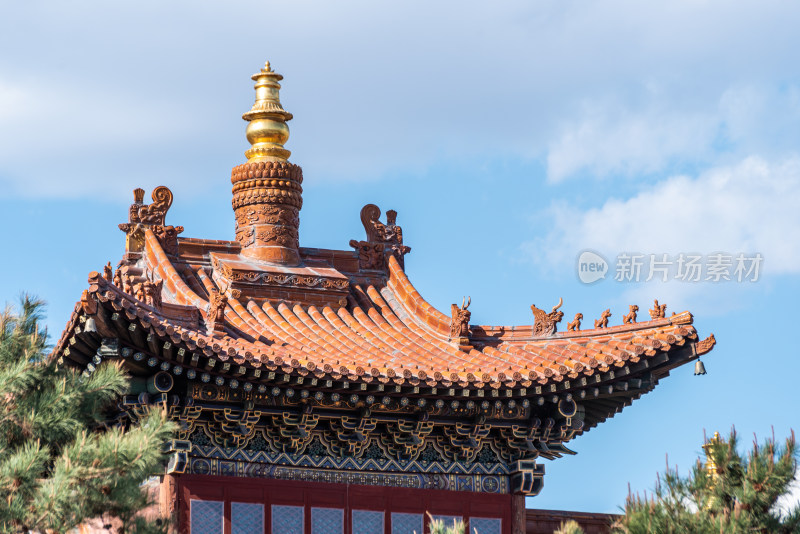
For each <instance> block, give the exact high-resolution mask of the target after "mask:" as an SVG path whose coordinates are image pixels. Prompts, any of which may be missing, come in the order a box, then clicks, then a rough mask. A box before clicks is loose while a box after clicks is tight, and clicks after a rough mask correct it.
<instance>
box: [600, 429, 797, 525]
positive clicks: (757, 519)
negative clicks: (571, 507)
mask: <svg viewBox="0 0 800 534" xmlns="http://www.w3.org/2000/svg"><path fill="white" fill-rule="evenodd" d="M737 445H738V439H737V436H736V432H735V431H733V432H731V435H730V437H729V438H728V439H727V441H725V440H719V441H714V440H712V441H710V442H709V444H708V445H707V448H708V454H709V460H710V461H709V464H711V462H713V464H714V465H716V466H717V467H716V469H715V470H712V472H709V470H708V469H707V466H704V465H703V464H701V463H700V461H698V462H697V465H695V467H694V468H693V469H692V470H691V472H690V474H689V475H688V476H687V477H681V476H680V475H679V474H678V471H677V469H675V470H671V469H669V468H667V471H666V473H665V474H664V475H663V477H659V480H658V482H657V484H656V487H655V490H654V492H653V494H651V495H649V496H648V495H644V496H639V495H629V496H628V499H627V501H626V503H625V515H624V516H623V517H622V518H621V519H620V520H619V521H617V523H616V524H615V525H614V528H613V530H612V532H614V533H616V534H649V533H659V534H672V533H675V534H678V533H680V534H684V533H685V534H719V533H721V532H724V533H726V534H739V533H742V534H743V533H756V532H757V533H786V534H789V533H800V507H797V506H795V508H794V509H793V510H789V511H784V512H781V511H780V510H779V509H778V506H777V502H778V499H779V498H780V497H781V496H783V495H785V494H787V493H788V492H789V490H790V485H791V483H792V481H793V479H794V477H795V475H796V473H797V447H796V444H795V439H794V434H792V436H791V437H790V438H789V439H787V440H786V443H785V444H784V446H782V447H778V446H776V444H775V439H774V438H773V439H768V440H766V441H765V442H764V444H763V445H761V446H759V445H758V444H754V445H753V448H752V450H751V451H749V453H748V454H747V455H746V456H742V455H740V454H739V452H738V451H737Z"/></svg>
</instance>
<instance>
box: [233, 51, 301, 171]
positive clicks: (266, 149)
mask: <svg viewBox="0 0 800 534" xmlns="http://www.w3.org/2000/svg"><path fill="white" fill-rule="evenodd" d="M251 78H252V79H253V80H254V81H255V82H256V84H255V89H256V101H255V103H254V104H253V107H252V108H250V111H248V112H247V113H245V114H244V115H242V118H243V119H244V120H246V121H248V122H249V123H250V124H248V125H247V140H248V141H249V142H250V145H252V146H251V147H250V148H249V149H247V150H246V151H245V153H244V155H245V156H247V161H287V160H288V159H289V156H290V155H291V152H289V151H288V150H286V149H285V148H284V147H283V145H284V143H286V141H288V140H289V126H288V125H287V124H286V121H290V120H292V114H291V113H289V112H288V111H286V110H285V109H283V106H281V99H280V89H281V85H280V84H279V83H278V81H280V80H282V79H283V76H281V75H280V74H278V73H277V72H275V71H273V70H272V67H271V66H270V64H269V61H267V62H266V63H265V64H264V67H263V68H262V69H261V71H259V72H257V73H255V74H253V76H251Z"/></svg>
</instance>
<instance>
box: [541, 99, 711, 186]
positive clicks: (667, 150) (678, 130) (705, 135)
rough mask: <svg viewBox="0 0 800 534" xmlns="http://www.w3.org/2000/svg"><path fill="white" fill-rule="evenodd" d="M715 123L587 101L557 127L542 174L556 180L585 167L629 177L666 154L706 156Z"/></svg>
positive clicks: (703, 117) (658, 166) (654, 167)
mask: <svg viewBox="0 0 800 534" xmlns="http://www.w3.org/2000/svg"><path fill="white" fill-rule="evenodd" d="M717 127H718V123H717V120H716V118H715V117H713V116H712V115H709V114H703V113H697V114H687V113H684V112H682V111H680V110H674V109H664V108H662V109H648V110H645V111H644V112H642V113H638V114H632V113H630V112H629V111H628V110H626V109H624V108H622V107H621V106H614V105H609V104H587V105H585V109H584V112H583V113H582V116H581V118H580V119H579V120H578V121H577V122H576V123H572V124H569V125H565V126H564V127H563V131H562V132H561V134H560V136H559V137H558V138H557V139H556V140H555V141H554V142H553V143H552V144H551V145H550V147H549V149H548V153H547V178H548V180H549V181H550V182H560V181H562V180H564V179H566V178H569V177H570V176H571V175H573V174H575V173H577V172H580V171H588V172H590V173H592V174H594V175H600V176H605V175H615V174H621V175H624V176H631V175H635V174H642V173H653V172H657V171H660V170H662V169H663V168H664V167H665V166H666V165H667V164H668V163H669V162H670V160H672V159H675V158H680V159H681V160H684V161H686V160H696V159H698V158H701V157H703V156H705V155H706V153H707V152H708V150H709V148H710V145H711V143H712V142H713V140H714V137H715V135H716V130H717Z"/></svg>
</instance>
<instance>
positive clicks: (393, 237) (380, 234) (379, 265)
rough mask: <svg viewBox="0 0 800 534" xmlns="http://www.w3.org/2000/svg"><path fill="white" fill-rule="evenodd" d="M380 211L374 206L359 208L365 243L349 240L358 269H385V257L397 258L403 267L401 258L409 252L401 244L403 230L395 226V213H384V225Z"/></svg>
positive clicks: (409, 249) (390, 211)
mask: <svg viewBox="0 0 800 534" xmlns="http://www.w3.org/2000/svg"><path fill="white" fill-rule="evenodd" d="M380 216H381V210H380V208H379V207H378V206H376V205H375V204H367V205H366V206H364V207H363V208H361V224H363V225H364V231H365V232H366V233H367V240H366V241H357V240H355V239H351V240H350V246H351V247H353V248H355V249H356V252H357V253H358V263H359V268H360V269H381V270H382V269H385V268H386V255H387V254H391V255H393V256H395V258H397V261H398V263H399V264H400V266H401V267H404V259H403V257H404V256H405V255H406V254H408V253H409V252H411V247H408V246H406V245H404V244H403V229H402V228H401V227H400V226H398V225H397V212H396V211H395V210H389V211H387V212H386V223H385V224H384V223H383V222H381V220H380Z"/></svg>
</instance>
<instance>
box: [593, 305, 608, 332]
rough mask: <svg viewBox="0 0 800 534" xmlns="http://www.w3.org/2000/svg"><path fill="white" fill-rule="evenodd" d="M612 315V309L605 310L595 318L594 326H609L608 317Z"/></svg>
mask: <svg viewBox="0 0 800 534" xmlns="http://www.w3.org/2000/svg"><path fill="white" fill-rule="evenodd" d="M609 317H611V309H610V308H609V309H607V310H605V311H604V312H603V313H601V314H600V318H599V319H595V320H594V327H595V328H606V327H608V318H609Z"/></svg>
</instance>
